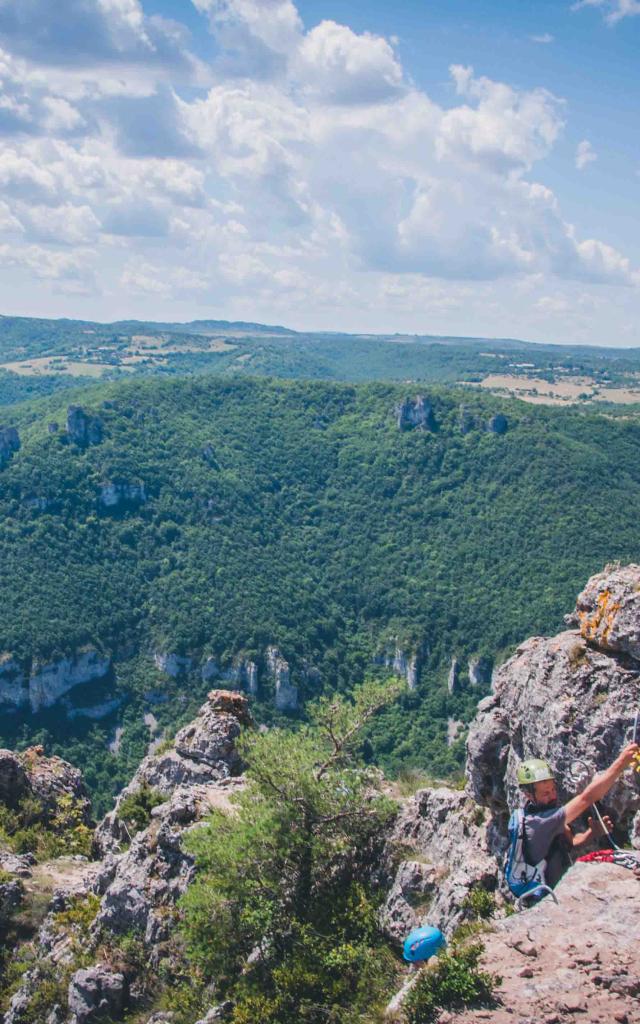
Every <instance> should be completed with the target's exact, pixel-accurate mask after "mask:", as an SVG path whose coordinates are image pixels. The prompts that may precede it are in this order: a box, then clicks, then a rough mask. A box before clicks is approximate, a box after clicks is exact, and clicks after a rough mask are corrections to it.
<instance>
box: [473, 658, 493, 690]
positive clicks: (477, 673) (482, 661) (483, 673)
mask: <svg viewBox="0 0 640 1024" xmlns="http://www.w3.org/2000/svg"><path fill="white" fill-rule="evenodd" d="M468 674H469V682H470V684H471V686H490V685H491V678H492V676H493V662H492V661H491V658H487V657H486V656H485V655H483V654H481V655H480V656H479V657H477V658H470V659H469V670H468Z"/></svg>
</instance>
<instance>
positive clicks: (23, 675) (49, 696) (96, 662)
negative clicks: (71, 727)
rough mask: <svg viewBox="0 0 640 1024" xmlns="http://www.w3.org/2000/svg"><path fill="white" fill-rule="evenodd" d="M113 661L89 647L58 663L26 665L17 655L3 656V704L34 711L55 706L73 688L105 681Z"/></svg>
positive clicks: (0, 657) (0, 681) (0, 677)
mask: <svg viewBox="0 0 640 1024" xmlns="http://www.w3.org/2000/svg"><path fill="white" fill-rule="evenodd" d="M110 671H111V658H110V657H109V656H107V655H105V654H101V653H100V652H99V651H97V650H96V649H95V648H94V647H87V648H85V649H84V650H82V651H78V652H76V654H75V655H70V656H69V657H66V658H60V659H59V660H58V661H51V662H40V661H34V662H32V663H31V665H30V666H29V665H27V664H24V663H22V662H21V661H19V660H18V659H17V658H15V657H14V655H12V654H10V653H5V654H2V655H0V704H8V705H10V706H13V707H24V706H25V705H27V704H28V705H30V707H31V710H32V711H40V710H41V709H42V708H50V707H52V706H53V705H54V704H55V703H56V702H57V701H58V700H59V699H60V697H62V696H63V695H64V694H65V693H67V692H68V691H69V690H72V689H73V687H74V686H79V685H81V684H84V683H90V682H93V681H94V680H98V679H104V678H105V677H106V676H107V675H108V674H109V672H110Z"/></svg>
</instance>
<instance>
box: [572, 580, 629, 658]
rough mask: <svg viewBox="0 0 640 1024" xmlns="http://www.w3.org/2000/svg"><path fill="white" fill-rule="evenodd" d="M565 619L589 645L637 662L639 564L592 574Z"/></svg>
mask: <svg viewBox="0 0 640 1024" xmlns="http://www.w3.org/2000/svg"><path fill="white" fill-rule="evenodd" d="M568 619H569V623H568V624H569V625H574V626H577V627H578V628H579V629H580V634H581V636H583V637H584V639H585V640H586V641H587V642H588V643H589V644H591V645H593V646H595V647H600V648H601V649H602V650H605V651H610V652H611V653H614V654H628V655H629V656H630V657H631V658H633V659H634V661H637V662H639V663H640V565H625V566H623V567H615V566H614V567H608V568H606V569H605V570H604V572H601V573H599V574H598V575H597V576H592V577H591V579H590V580H589V582H588V583H587V585H586V587H585V588H584V590H583V591H582V593H581V594H580V595H579V596H578V600H577V602H576V609H575V612H574V613H573V615H571V616H568Z"/></svg>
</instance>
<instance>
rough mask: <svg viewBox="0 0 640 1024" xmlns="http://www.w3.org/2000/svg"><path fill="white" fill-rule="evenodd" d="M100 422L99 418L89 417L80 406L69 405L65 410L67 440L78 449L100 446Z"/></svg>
mask: <svg viewBox="0 0 640 1024" xmlns="http://www.w3.org/2000/svg"><path fill="white" fill-rule="evenodd" d="M102 434H103V428H102V420H101V419H100V417H99V416H91V415H90V414H89V413H86V412H85V411H84V409H83V408H82V406H80V405H70V406H69V407H68V409H67V438H68V440H69V441H72V442H73V443H74V444H76V445H78V447H79V448H87V447H88V446H89V445H94V444H100V442H101V441H102Z"/></svg>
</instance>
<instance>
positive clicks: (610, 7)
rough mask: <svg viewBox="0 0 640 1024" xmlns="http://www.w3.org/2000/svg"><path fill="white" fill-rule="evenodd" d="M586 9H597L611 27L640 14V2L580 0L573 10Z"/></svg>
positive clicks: (637, 0)
mask: <svg viewBox="0 0 640 1024" xmlns="http://www.w3.org/2000/svg"><path fill="white" fill-rule="evenodd" d="M585 7H597V8H598V9H599V10H601V11H602V13H603V15H604V17H605V20H606V21H607V22H608V23H609V24H610V25H615V24H616V23H617V22H618V21H622V19H623V18H629V17H633V16H634V15H637V14H640V0H578V2H577V3H575V4H574V5H573V8H572V10H574V11H579V10H582V9H583V8H585Z"/></svg>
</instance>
